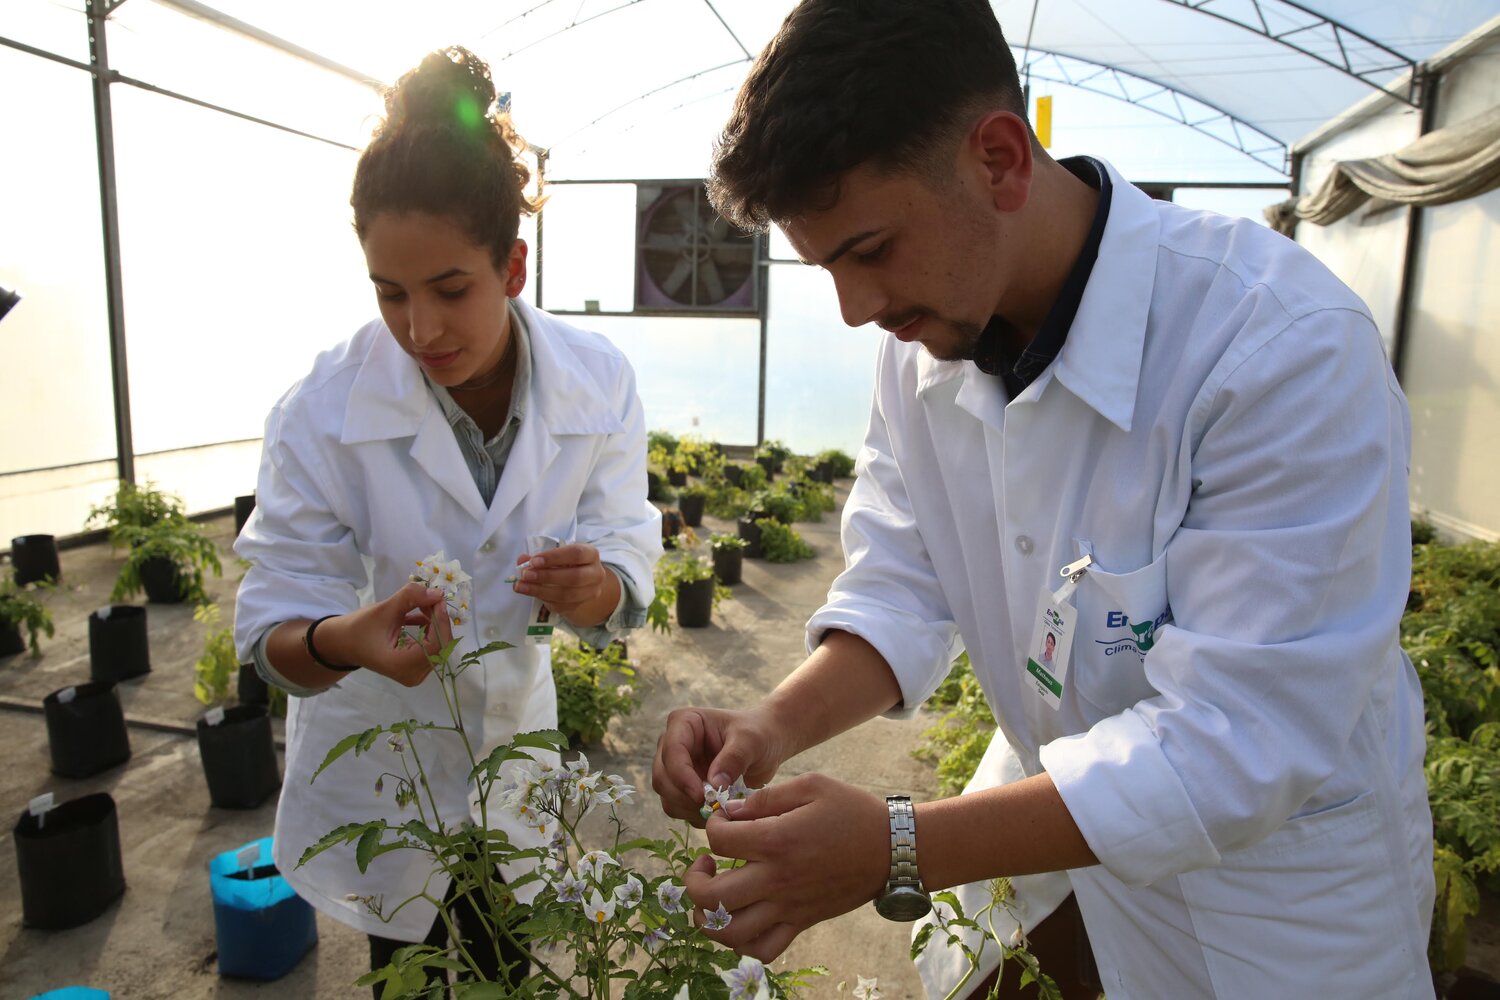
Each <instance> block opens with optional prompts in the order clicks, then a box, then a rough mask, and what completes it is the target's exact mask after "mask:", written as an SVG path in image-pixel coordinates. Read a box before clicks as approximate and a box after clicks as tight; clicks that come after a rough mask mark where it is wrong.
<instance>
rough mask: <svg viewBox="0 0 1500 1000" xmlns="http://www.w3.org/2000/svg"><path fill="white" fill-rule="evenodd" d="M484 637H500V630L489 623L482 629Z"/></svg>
mask: <svg viewBox="0 0 1500 1000" xmlns="http://www.w3.org/2000/svg"><path fill="white" fill-rule="evenodd" d="M484 637H485V638H486V639H498V638H500V630H499V629H497V628H495V627H494V626H493V625H491V626H490V627H489V628H487V629H485V630H484Z"/></svg>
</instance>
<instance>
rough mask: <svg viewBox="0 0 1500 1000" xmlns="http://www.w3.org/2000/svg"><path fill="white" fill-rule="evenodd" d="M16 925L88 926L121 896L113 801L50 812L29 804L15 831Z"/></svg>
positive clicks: (96, 797) (41, 802)
mask: <svg viewBox="0 0 1500 1000" xmlns="http://www.w3.org/2000/svg"><path fill="white" fill-rule="evenodd" d="M14 839H15V842H16V866H17V868H18V869H19V870H20V875H21V922H22V923H23V924H24V925H25V926H27V927H35V928H39V929H41V930H66V929H67V928H69V927H78V926H80V925H82V924H86V923H88V922H89V921H90V920H93V919H94V918H95V917H97V916H99V914H101V913H103V912H104V911H105V910H107V909H109V906H110V904H111V903H113V902H114V901H115V900H117V899H119V898H120V896H121V895H122V894H123V893H124V892H125V866H124V865H123V863H122V862H121V859H120V825H119V821H118V819H117V817H116V814H115V801H114V799H112V798H111V797H110V796H109V793H107V792H96V793H94V794H93V795H85V796H83V797H82V798H77V799H73V800H72V801H69V802H64V803H63V804H62V805H59V806H57V807H56V808H53V807H52V796H51V794H47V795H42V796H39V797H38V798H36V799H33V800H32V802H31V805H30V806H29V807H28V808H27V809H26V811H24V812H22V813H21V818H20V819H19V820H18V821H17V822H16V826H15V838H14Z"/></svg>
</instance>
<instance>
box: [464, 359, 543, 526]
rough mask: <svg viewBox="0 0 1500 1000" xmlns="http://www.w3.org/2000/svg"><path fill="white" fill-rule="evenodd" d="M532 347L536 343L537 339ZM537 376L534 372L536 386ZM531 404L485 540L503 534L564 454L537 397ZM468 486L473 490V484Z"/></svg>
mask: <svg viewBox="0 0 1500 1000" xmlns="http://www.w3.org/2000/svg"><path fill="white" fill-rule="evenodd" d="M532 343H533V344H535V343H536V338H535V336H534V335H533V338H532ZM534 373H535V369H533V384H534V383H535V377H534ZM532 404H533V405H532V412H531V413H529V414H527V416H526V419H525V420H523V421H521V426H520V428H519V429H518V430H517V431H516V441H515V444H513V445H511V449H510V457H508V458H507V459H506V460H505V470H504V471H503V472H501V473H500V482H499V483H498V484H497V485H496V487H495V498H494V499H493V500H492V501H490V509H489V511H488V512H486V513H484V514H483V515H482V516H483V519H484V536H483V537H485V538H492V537H494V534H495V532H497V531H499V530H500V525H501V524H503V523H504V522H505V519H506V518H507V517H509V516H510V515H511V514H512V513H513V512H514V511H515V509H516V508H517V507H518V506H519V505H520V503H521V501H522V500H524V499H525V498H526V494H527V493H529V492H530V491H531V488H532V487H533V486H536V485H537V484H539V483H542V482H545V481H546V478H547V469H548V467H549V466H551V465H552V460H553V459H554V458H556V457H557V453H558V452H559V451H560V450H561V449H560V448H559V447H558V444H557V441H556V440H554V439H553V437H552V430H551V428H550V427H548V426H547V421H546V416H545V414H543V413H540V412H538V411H539V410H540V407H538V406H536V405H535V404H536V394H535V393H533V395H532ZM469 485H470V486H473V483H472V482H471V483H470V484H469ZM475 496H476V497H477V496H478V494H477V493H476V494H475ZM531 533H532V529H531V527H529V526H524V525H523V526H522V530H521V531H520V532H519V534H521V535H529V534H531ZM566 540H567V539H564V541H566Z"/></svg>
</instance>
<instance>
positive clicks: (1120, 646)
mask: <svg viewBox="0 0 1500 1000" xmlns="http://www.w3.org/2000/svg"><path fill="white" fill-rule="evenodd" d="M1079 544H1080V547H1081V548H1082V549H1083V551H1088V550H1089V548H1090V546H1089V544H1088V543H1087V542H1084V541H1081V540H1080V543H1079ZM1074 602H1075V604H1076V605H1077V607H1078V631H1077V632H1076V634H1075V637H1074V640H1073V664H1072V666H1071V668H1070V670H1071V675H1072V683H1073V686H1074V688H1075V690H1076V691H1077V692H1078V695H1079V697H1081V698H1082V699H1083V700H1084V701H1085V702H1087V703H1088V704H1089V705H1092V706H1093V707H1094V708H1096V709H1099V710H1102V711H1103V713H1104V715H1106V716H1108V715H1114V714H1116V713H1118V712H1121V711H1123V710H1125V709H1126V708H1129V707H1130V706H1131V705H1134V704H1135V703H1136V702H1138V701H1141V700H1143V699H1145V698H1150V697H1153V696H1154V695H1155V694H1156V693H1157V692H1156V689H1155V688H1153V687H1152V686H1151V685H1150V684H1149V683H1148V682H1147V680H1146V668H1145V661H1146V655H1147V654H1148V653H1149V652H1150V651H1151V647H1152V645H1153V644H1154V643H1155V640H1156V630H1157V629H1159V628H1160V627H1161V626H1162V625H1164V624H1166V623H1167V622H1169V621H1171V618H1172V614H1171V611H1170V609H1169V608H1168V607H1167V557H1166V555H1165V554H1163V555H1161V556H1158V557H1157V558H1156V560H1155V561H1153V562H1151V563H1149V564H1148V565H1146V566H1142V567H1141V568H1140V569H1137V570H1132V571H1130V572H1128V573H1112V572H1109V570H1108V569H1107V568H1106V567H1104V566H1102V565H1100V564H1099V563H1098V562H1095V563H1093V564H1092V565H1090V566H1089V567H1088V572H1087V573H1085V574H1084V575H1083V578H1082V579H1081V580H1079V582H1078V590H1077V591H1076V593H1075V595H1074ZM1102 717H1103V716H1101V718H1102Z"/></svg>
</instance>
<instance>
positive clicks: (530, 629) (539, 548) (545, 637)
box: [526, 535, 562, 646]
mask: <svg viewBox="0 0 1500 1000" xmlns="http://www.w3.org/2000/svg"><path fill="white" fill-rule="evenodd" d="M561 544H562V542H561V541H560V540H558V539H556V538H553V537H552V536H551V535H528V536H527V538H526V553H527V555H532V556H534V555H537V554H539V553H542V552H547V551H549V550H551V549H555V548H557V547H558V546H559V545H561ZM553 626H554V623H553V621H552V612H551V610H550V609H548V607H547V606H546V605H545V604H543V603H542V602H541V600H539V599H538V598H532V600H531V617H530V618H528V619H527V621H526V641H527V642H529V643H531V644H532V645H533V646H540V645H543V644H545V643H549V642H551V641H552V629H553Z"/></svg>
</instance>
